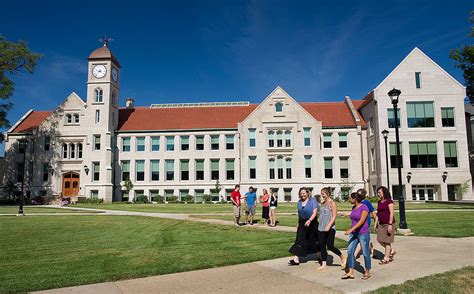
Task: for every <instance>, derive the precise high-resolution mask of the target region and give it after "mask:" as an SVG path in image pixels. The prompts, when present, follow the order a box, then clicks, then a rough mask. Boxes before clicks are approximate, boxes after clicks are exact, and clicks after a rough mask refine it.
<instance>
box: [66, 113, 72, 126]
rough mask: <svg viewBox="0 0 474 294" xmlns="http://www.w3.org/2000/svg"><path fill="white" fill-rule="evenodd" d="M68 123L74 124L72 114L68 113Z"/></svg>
mask: <svg viewBox="0 0 474 294" xmlns="http://www.w3.org/2000/svg"><path fill="white" fill-rule="evenodd" d="M66 123H67V124H72V114H66Z"/></svg>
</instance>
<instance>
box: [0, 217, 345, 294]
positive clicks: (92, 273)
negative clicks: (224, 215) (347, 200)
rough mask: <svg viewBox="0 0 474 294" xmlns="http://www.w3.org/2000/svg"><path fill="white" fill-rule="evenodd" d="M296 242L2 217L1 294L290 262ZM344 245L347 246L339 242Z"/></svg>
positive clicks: (155, 221)
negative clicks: (279, 260) (259, 262)
mask: <svg viewBox="0 0 474 294" xmlns="http://www.w3.org/2000/svg"><path fill="white" fill-rule="evenodd" d="M294 238H295V235H294V233H285V232H271V231H264V230H257V229H252V228H235V227H230V226H218V225H209V224H201V223H193V222H184V221H176V220H167V219H159V218H151V217H133V216H106V215H97V216H90V215H84V216H38V217H34V218H33V217H24V218H18V217H9V216H5V217H2V218H0V264H1V266H0V292H24V291H32V290H41V289H49V288H59V287H66V286H72V285H80V284H90V283H98V282H105V281H113V280H119V279H129V278H136V277H144V276H150V275H158V274H167V273H173V272H182V271H190V270H195V269H202V268H210V267H218V266H223V265H229V264H238V263H245V262H252V261H256V260H264V259H272V258H278V257H283V256H288V255H289V253H288V248H289V247H290V246H291V244H292V243H293V241H294ZM337 246H340V247H345V246H346V245H345V243H344V242H343V241H340V240H338V242H337ZM270 249H271V250H270Z"/></svg>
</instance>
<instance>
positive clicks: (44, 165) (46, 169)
mask: <svg viewBox="0 0 474 294" xmlns="http://www.w3.org/2000/svg"><path fill="white" fill-rule="evenodd" d="M48 167H49V164H48V163H47V162H43V170H42V174H43V182H47V181H48V177H49V173H48Z"/></svg>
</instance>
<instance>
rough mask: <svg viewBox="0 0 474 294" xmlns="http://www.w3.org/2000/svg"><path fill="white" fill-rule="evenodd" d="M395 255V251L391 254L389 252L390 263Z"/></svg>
mask: <svg viewBox="0 0 474 294" xmlns="http://www.w3.org/2000/svg"><path fill="white" fill-rule="evenodd" d="M395 254H397V251H395V250H393V251H392V252H390V255H389V258H390V262H392V261H393V260H394V258H393V257H394V256H395Z"/></svg>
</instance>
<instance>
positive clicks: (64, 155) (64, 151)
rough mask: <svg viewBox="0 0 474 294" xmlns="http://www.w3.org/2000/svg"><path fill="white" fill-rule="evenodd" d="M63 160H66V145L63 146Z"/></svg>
mask: <svg viewBox="0 0 474 294" xmlns="http://www.w3.org/2000/svg"><path fill="white" fill-rule="evenodd" d="M63 158H64V159H67V144H63Z"/></svg>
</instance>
